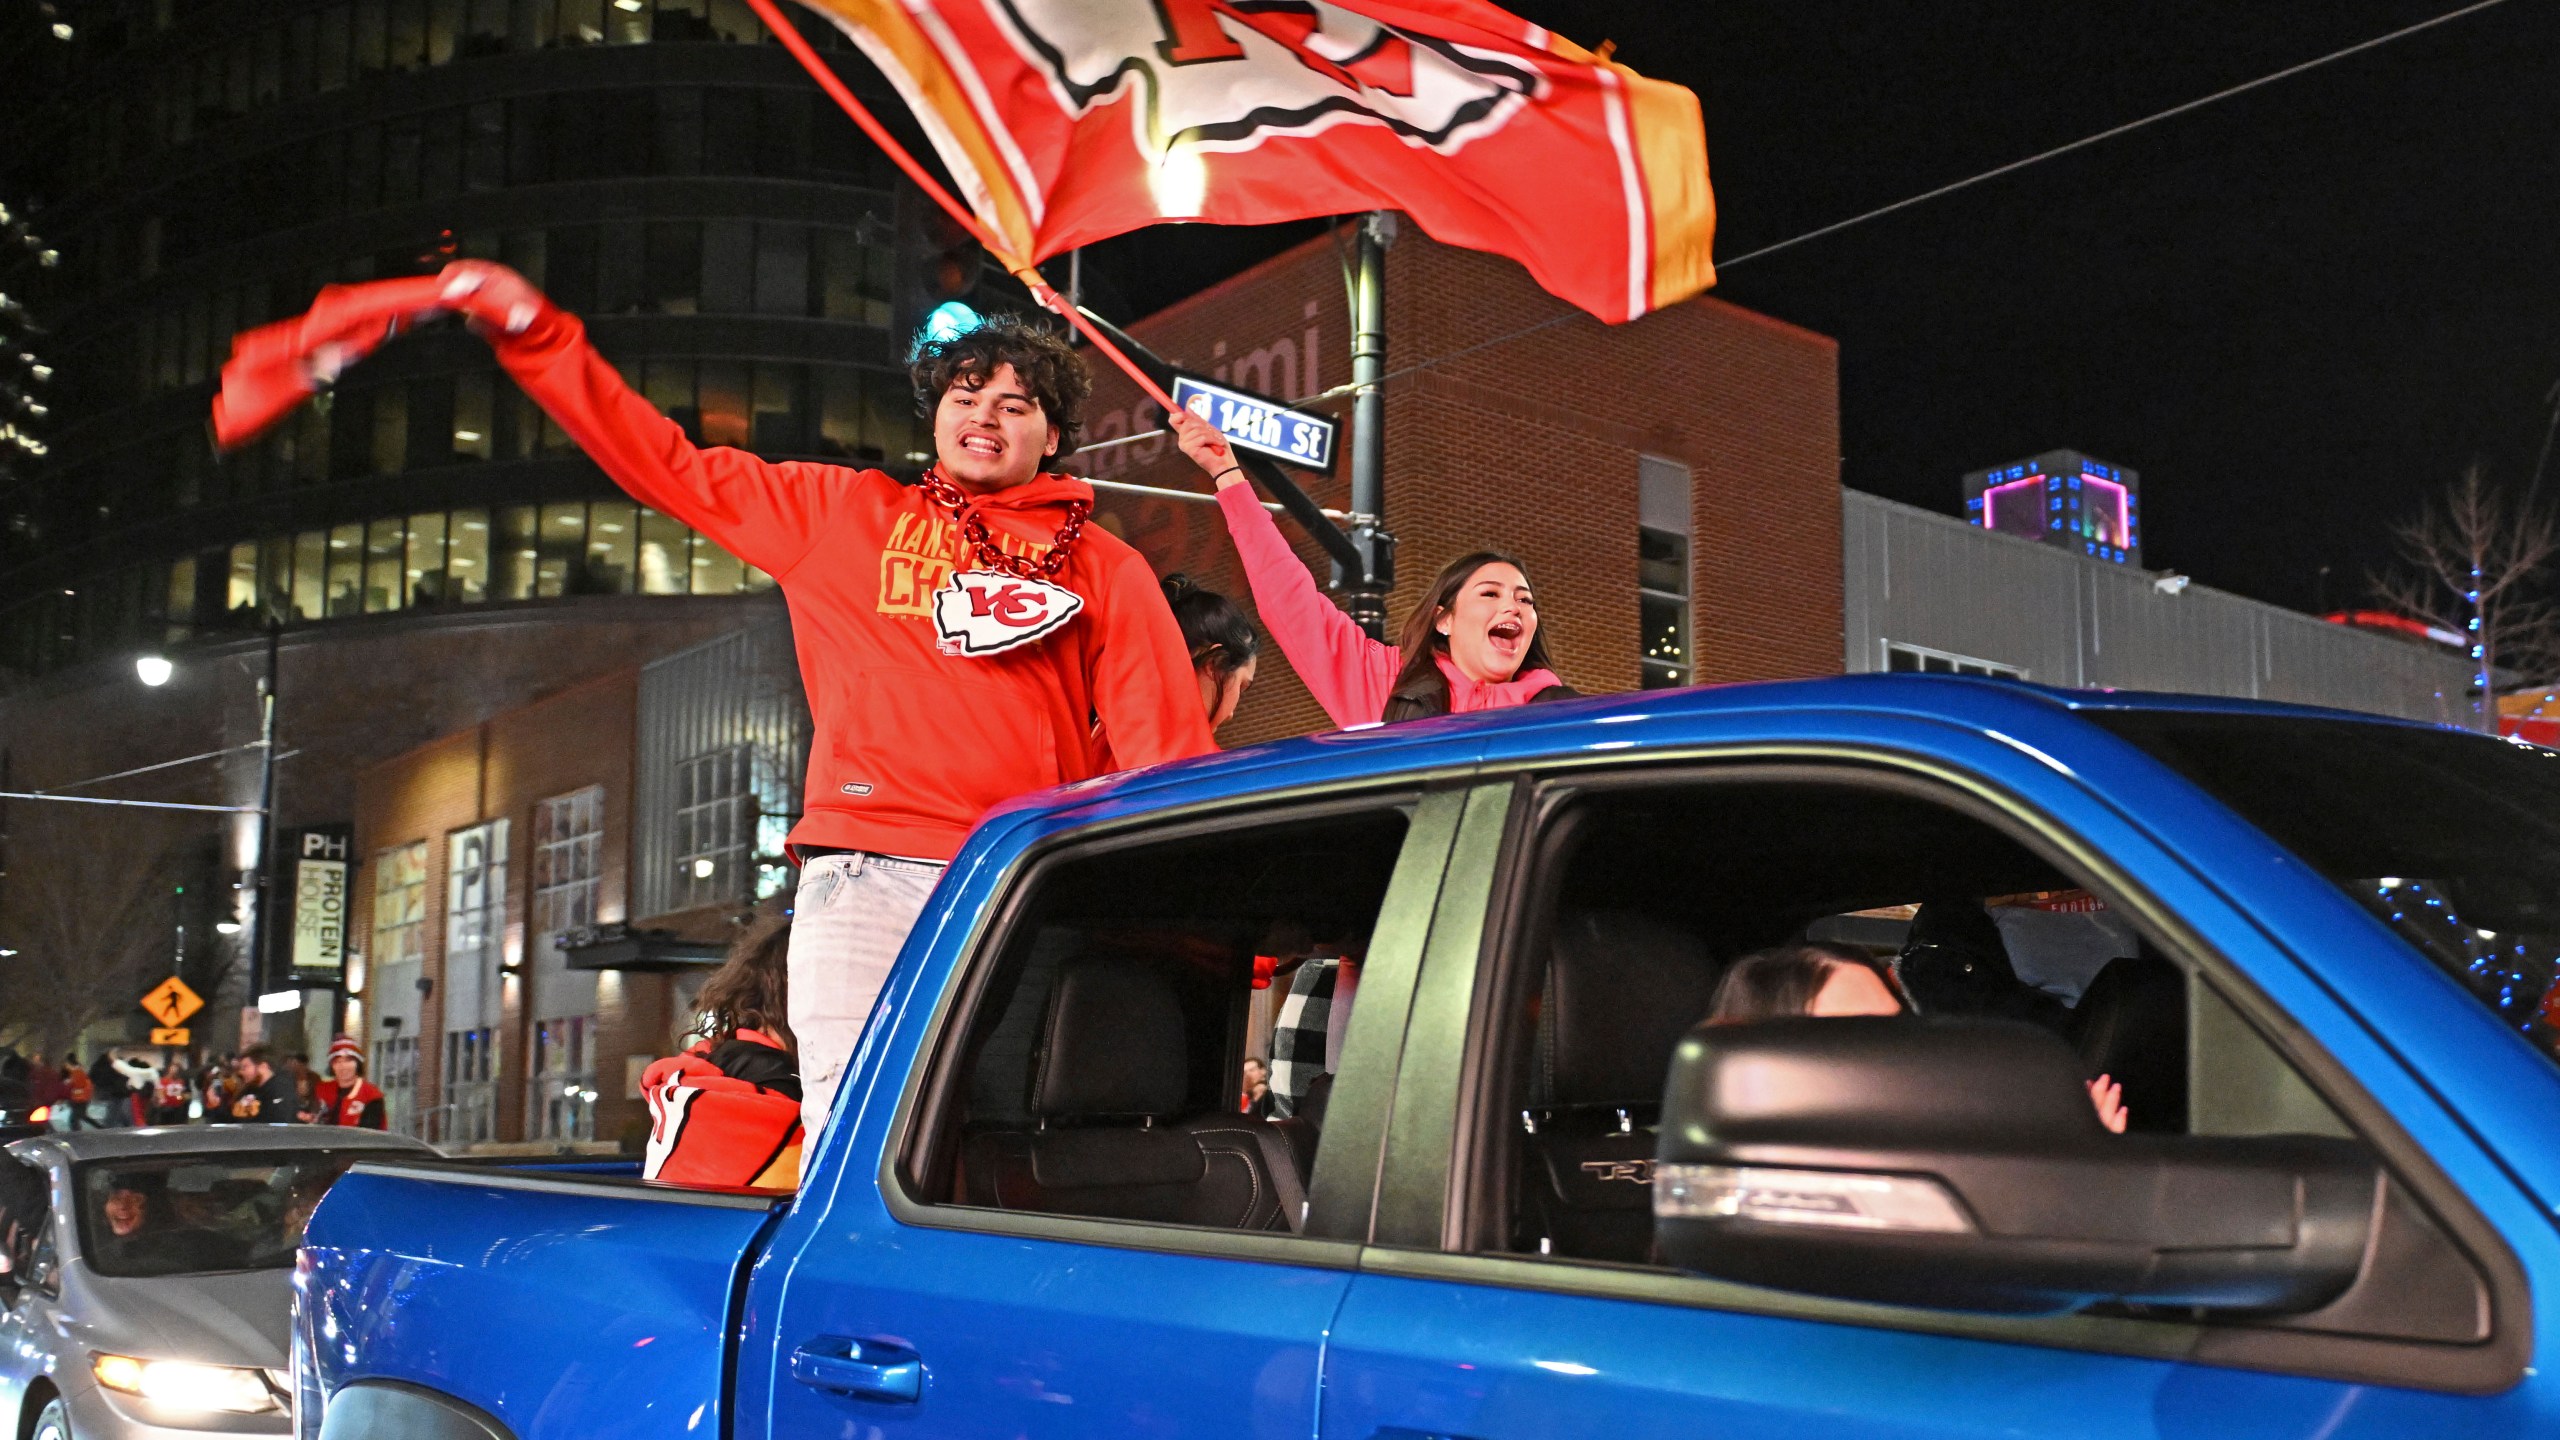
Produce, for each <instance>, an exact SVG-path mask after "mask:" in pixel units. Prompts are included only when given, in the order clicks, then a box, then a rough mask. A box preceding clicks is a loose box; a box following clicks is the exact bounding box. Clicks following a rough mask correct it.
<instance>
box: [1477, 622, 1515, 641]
mask: <svg viewBox="0 0 2560 1440" xmlns="http://www.w3.org/2000/svg"><path fill="white" fill-rule="evenodd" d="M1484 638H1486V639H1487V640H1490V641H1492V642H1493V643H1495V644H1497V645H1502V646H1506V647H1507V646H1513V645H1517V644H1519V643H1520V622H1519V621H1517V620H1496V621H1494V622H1493V623H1492V624H1491V625H1488V626H1486V627H1485V632H1484Z"/></svg>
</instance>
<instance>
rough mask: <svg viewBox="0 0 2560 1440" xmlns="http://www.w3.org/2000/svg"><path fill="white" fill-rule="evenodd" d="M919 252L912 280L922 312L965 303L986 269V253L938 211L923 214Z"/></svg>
mask: <svg viewBox="0 0 2560 1440" xmlns="http://www.w3.org/2000/svg"><path fill="white" fill-rule="evenodd" d="M922 228H923V230H924V235H923V237H922V238H923V240H924V245H923V250H922V253H921V254H920V255H918V256H917V257H916V258H917V266H918V269H917V272H916V279H917V284H918V288H919V289H920V290H921V291H922V292H923V296H924V301H925V308H927V309H931V308H933V307H934V306H936V305H939V304H941V303H942V302H943V301H945V300H965V299H967V298H968V297H969V293H970V292H971V291H973V290H975V289H977V288H978V276H979V275H980V273H981V272H983V271H984V270H985V268H986V263H987V252H986V251H985V250H984V249H982V248H980V246H979V244H978V242H977V241H975V240H973V239H971V238H969V232H968V231H966V230H963V229H961V228H960V222H959V221H957V220H954V219H952V218H951V217H950V216H948V215H945V214H943V213H942V212H941V211H940V210H939V209H931V210H926V211H925V212H924V224H923V227H922Z"/></svg>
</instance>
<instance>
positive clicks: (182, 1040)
mask: <svg viewBox="0 0 2560 1440" xmlns="http://www.w3.org/2000/svg"><path fill="white" fill-rule="evenodd" d="M151 1043H152V1044H154V1045H184V1044H186V1043H187V1027H186V1026H184V1025H172V1026H170V1027H168V1028H167V1029H162V1030H154V1031H152V1032H151Z"/></svg>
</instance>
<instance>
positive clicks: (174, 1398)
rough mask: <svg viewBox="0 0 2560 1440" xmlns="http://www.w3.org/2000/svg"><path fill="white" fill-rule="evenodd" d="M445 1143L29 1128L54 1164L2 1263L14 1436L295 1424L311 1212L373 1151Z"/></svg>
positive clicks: (4, 1157) (273, 1128)
mask: <svg viewBox="0 0 2560 1440" xmlns="http://www.w3.org/2000/svg"><path fill="white" fill-rule="evenodd" d="M386 1151H387V1152H394V1153H408V1154H433V1153H434V1152H433V1151H432V1150H430V1149H428V1147H427V1146H425V1145H423V1144H421V1143H420V1142H418V1141H415V1140H412V1139H409V1138H407V1137H406V1136H400V1135H384V1134H380V1133H378V1132H375V1131H369V1130H346V1129H340V1128H337V1127H335V1126H327V1125H217V1126H189V1127H184V1128H169V1129H149V1130H107V1131H87V1132H82V1133H79V1134H68V1135H54V1136H44V1137H39V1138H36V1139H31V1140H21V1141H18V1142H17V1143H15V1144H12V1145H10V1146H8V1147H7V1148H6V1149H5V1150H0V1165H16V1164H23V1165H32V1166H34V1167H36V1168H37V1169H39V1170H41V1171H43V1172H44V1180H45V1190H46V1192H47V1193H48V1195H49V1196H50V1201H49V1204H48V1206H47V1212H46V1213H45V1214H44V1215H42V1216H38V1217H34V1218H33V1222H32V1223H26V1222H27V1218H28V1217H19V1218H20V1219H21V1221H22V1224H24V1227H25V1228H26V1229H28V1230H29V1231H30V1232H31V1233H33V1234H34V1235H35V1236H36V1240H35V1253H34V1259H33V1263H31V1264H29V1265H28V1266H27V1267H26V1270H25V1273H24V1274H23V1275H19V1276H14V1277H9V1278H6V1279H0V1306H5V1307H6V1308H5V1309H0V1426H6V1427H8V1428H6V1429H0V1435H6V1436H22V1437H26V1440H107V1437H111V1436H112V1437H119V1440H181V1437H190V1436H192V1437H201V1436H206V1435H282V1434H284V1433H286V1431H287V1430H288V1429H290V1427H291V1416H290V1414H289V1413H288V1412H289V1410H290V1401H289V1400H288V1398H287V1397H288V1396H289V1395H290V1394H291V1390H290V1386H289V1382H288V1380H287V1377H286V1373H285V1370H286V1365H287V1358H286V1342H287V1338H288V1336H289V1335H290V1334H291V1331H292V1320H293V1260H294V1251H295V1248H296V1247H297V1246H298V1245H299V1244H300V1242H301V1239H302V1225H303V1222H304V1221H305V1220H307V1219H308V1218H310V1215H311V1207H312V1206H313V1205H315V1204H317V1203H318V1202H319V1199H320V1196H321V1194H322V1193H323V1192H325V1191H326V1190H327V1189H328V1188H329V1185H330V1183H331V1182H333V1181H335V1180H336V1179H337V1178H338V1175H339V1174H340V1172H342V1171H344V1170H345V1169H346V1168H347V1166H348V1165H350V1164H352V1163H354V1162H355V1160H357V1159H358V1158H360V1157H361V1156H364V1155H380V1154H383V1153H384V1152H386Z"/></svg>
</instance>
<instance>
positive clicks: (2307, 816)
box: [2082, 710, 2560, 1060]
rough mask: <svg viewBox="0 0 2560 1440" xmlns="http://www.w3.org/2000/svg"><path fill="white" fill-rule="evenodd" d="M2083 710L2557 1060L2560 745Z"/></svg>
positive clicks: (2243, 718)
mask: <svg viewBox="0 0 2560 1440" xmlns="http://www.w3.org/2000/svg"><path fill="white" fill-rule="evenodd" d="M2082 714H2083V715H2084V716H2085V717H2086V718H2088V719H2089V720H2091V721H2093V722H2095V723H2096V724H2098V725H2100V726H2102V727H2104V728H2105V729H2107V730H2109V731H2112V732H2114V733H2115V734H2117V735H2119V736H2121V737H2123V738H2124V739H2126V740H2128V741H2130V742H2132V743H2133V744H2135V745H2138V746H2140V747H2142V748H2143V749H2144V750H2146V751H2148V752H2150V753H2151V754H2152V755H2153V756H2155V757H2157V758H2158V759H2159V760H2161V761H2162V762H2163V763H2165V764H2167V765H2168V766H2169V767H2170V768H2171V769H2173V770H2175V771H2177V772H2178V773H2179V774H2181V775H2184V776H2185V777H2186V778H2187V779H2189V780H2192V781H2194V782H2195V783H2196V784H2197V785H2199V786H2201V787H2203V788H2204V789H2206V790H2208V791H2210V792H2212V794H2213V795H2214V796H2215V798H2217V799H2219V800H2221V801H2222V802H2223V803H2224V804H2226V805H2229V806H2230V807H2231V808H2232V809H2234V810H2236V811H2238V812H2239V813H2240V814H2241V815H2242V816H2243V817H2244V818H2246V819H2247V820H2249V821H2250V822H2252V823H2253V824H2255V825H2256V826H2257V827H2258V828H2259V829H2261V830H2264V831H2266V832H2267V834H2268V835H2269V836H2271V837H2272V838H2274V839H2275V840H2276V842H2277V843H2279V844H2281V845H2283V846H2284V847H2285V848H2287V849H2289V850H2291V851H2293V853H2294V854H2296V855H2298V856H2300V857H2301V858H2302V859H2303V860H2304V861H2305V862H2306V863H2308V864H2309V865H2311V866H2312V867H2313V868H2314V869H2316V870H2318V871H2319V872H2320V873H2321V874H2322V875H2323V876H2325V877H2327V878H2328V879H2329V880H2330V881H2331V882H2332V883H2334V884H2336V885H2337V886H2338V888H2340V889H2341V890H2344V891H2345V892H2346V893H2347V894H2348V895H2350V896H2352V897H2354V899H2355V900H2356V901H2357V902H2358V903H2359V904H2361V905H2363V906H2364V907H2365V908H2366V909H2367V910H2370V911H2371V912H2373V914H2375V915H2376V916H2378V917H2380V918H2381V919H2382V921H2383V922H2384V923H2385V924H2387V925H2389V926H2390V927H2391V928H2392V929H2393V930H2394V931H2395V932H2397V933H2398V934H2399V935H2400V937H2401V938H2402V939H2404V940H2406V941H2408V942H2409V943H2410V944H2411V945H2413V946H2415V947H2416V948H2417V949H2418V951H2419V953H2421V954H2423V955H2425V956H2426V957H2427V958H2428V959H2430V960H2432V961H2434V962H2435V963H2436V964H2437V965H2439V966H2441V967H2442V968H2443V969H2444V970H2445V972H2446V973H2447V974H2449V975H2451V976H2453V977H2454V978H2455V979H2456V980H2458V981H2460V982H2461V983H2462V985H2463V988H2465V989H2467V990H2469V991H2470V992H2471V994H2472V995H2474V996H2475V997H2477V998H2478V999H2479V1001H2480V1002H2481V1003H2482V1004H2484V1005H2486V1006H2488V1007H2489V1008H2490V1009H2492V1010H2494V1011H2496V1012H2497V1014H2498V1015H2499V1016H2500V1018H2502V1019H2504V1020H2505V1021H2506V1022H2507V1023H2508V1024H2509V1025H2512V1026H2514V1027H2515V1028H2516V1029H2517V1030H2518V1031H2519V1032H2521V1033H2522V1034H2523V1035H2524V1036H2525V1037H2526V1039H2528V1040H2530V1041H2531V1042H2532V1044H2533V1046H2534V1048H2535V1049H2537V1050H2540V1051H2541V1052H2542V1053H2543V1054H2544V1055H2545V1056H2546V1057H2550V1058H2552V1059H2554V1060H2560V752H2555V751H2551V750H2545V749H2542V748H2540V747H2538V746H2532V745H2522V744H2516V743H2513V742H2509V741H2503V740H2495V739H2491V738H2489V737H2488V736H2485V735H2475V734H2468V733H2465V732H2462V731H2455V730H2432V729H2425V728H2421V727H2417V726H2408V725H2385V724H2372V723H2367V722H2362V721H2355V720H2320V719H2307V718H2299V717H2292V716H2270V715H2214V714H2200V713H2179V712H2174V711H2172V712H2161V711H2123V710H2119V711H2105V710H2100V711H2083V712H2082Z"/></svg>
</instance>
